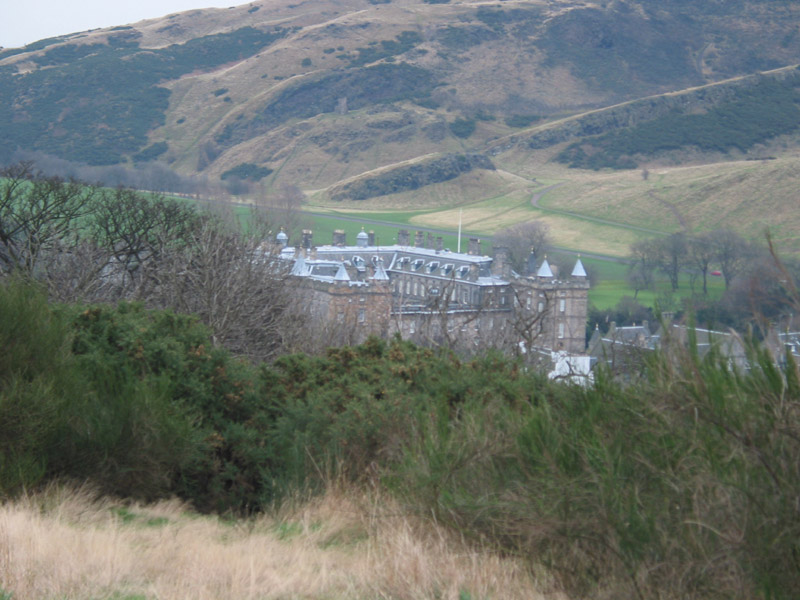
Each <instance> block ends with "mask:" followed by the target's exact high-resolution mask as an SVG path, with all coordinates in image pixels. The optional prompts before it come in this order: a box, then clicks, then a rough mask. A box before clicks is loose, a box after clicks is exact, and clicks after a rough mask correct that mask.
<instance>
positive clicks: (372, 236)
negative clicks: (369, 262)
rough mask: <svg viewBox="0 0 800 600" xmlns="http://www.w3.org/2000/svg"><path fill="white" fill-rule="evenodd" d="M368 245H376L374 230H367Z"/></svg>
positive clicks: (372, 246) (371, 246)
mask: <svg viewBox="0 0 800 600" xmlns="http://www.w3.org/2000/svg"><path fill="white" fill-rule="evenodd" d="M367 245H368V246H369V247H370V248H374V247H375V232H374V231H369V232H367Z"/></svg>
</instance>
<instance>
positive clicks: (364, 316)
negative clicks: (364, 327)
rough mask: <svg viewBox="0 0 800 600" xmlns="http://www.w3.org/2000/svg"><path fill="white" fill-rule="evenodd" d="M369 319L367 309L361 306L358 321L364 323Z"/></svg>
mask: <svg viewBox="0 0 800 600" xmlns="http://www.w3.org/2000/svg"><path fill="white" fill-rule="evenodd" d="M366 320H367V311H366V309H363V308H359V309H358V322H359V323H363V322H364V321H366Z"/></svg>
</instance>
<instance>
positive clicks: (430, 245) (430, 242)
mask: <svg viewBox="0 0 800 600" xmlns="http://www.w3.org/2000/svg"><path fill="white" fill-rule="evenodd" d="M425 247H426V248H428V249H432V248H433V234H432V233H431V232H430V231H429V232H428V239H427V240H426V241H425Z"/></svg>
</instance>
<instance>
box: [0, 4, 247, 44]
mask: <svg viewBox="0 0 800 600" xmlns="http://www.w3.org/2000/svg"><path fill="white" fill-rule="evenodd" d="M239 4H243V1H242V0H228V1H227V2H225V1H222V2H217V1H215V0H0V46H4V47H6V48H16V47H19V46H24V45H25V44H30V43H31V42H35V41H37V40H41V39H44V38H49V37H55V36H57V35H65V34H68V33H75V32H76V31H86V30H87V29H95V28H97V27H113V26H115V25H127V24H128V23H135V22H136V21H141V20H142V19H152V18H154V17H163V16H165V15H168V14H171V13H175V12H180V11H184V10H191V9H193V8H210V7H216V8H227V7H228V6H236V5H239Z"/></svg>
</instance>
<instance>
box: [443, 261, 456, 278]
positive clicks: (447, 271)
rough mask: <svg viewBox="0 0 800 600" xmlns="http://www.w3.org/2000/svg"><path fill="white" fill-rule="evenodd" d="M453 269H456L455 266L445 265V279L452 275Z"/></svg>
mask: <svg viewBox="0 0 800 600" xmlns="http://www.w3.org/2000/svg"><path fill="white" fill-rule="evenodd" d="M453 268H454V266H453V265H452V264H447V265H444V266H443V267H442V275H444V276H445V277H448V276H449V275H450V273H452V272H453Z"/></svg>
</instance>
